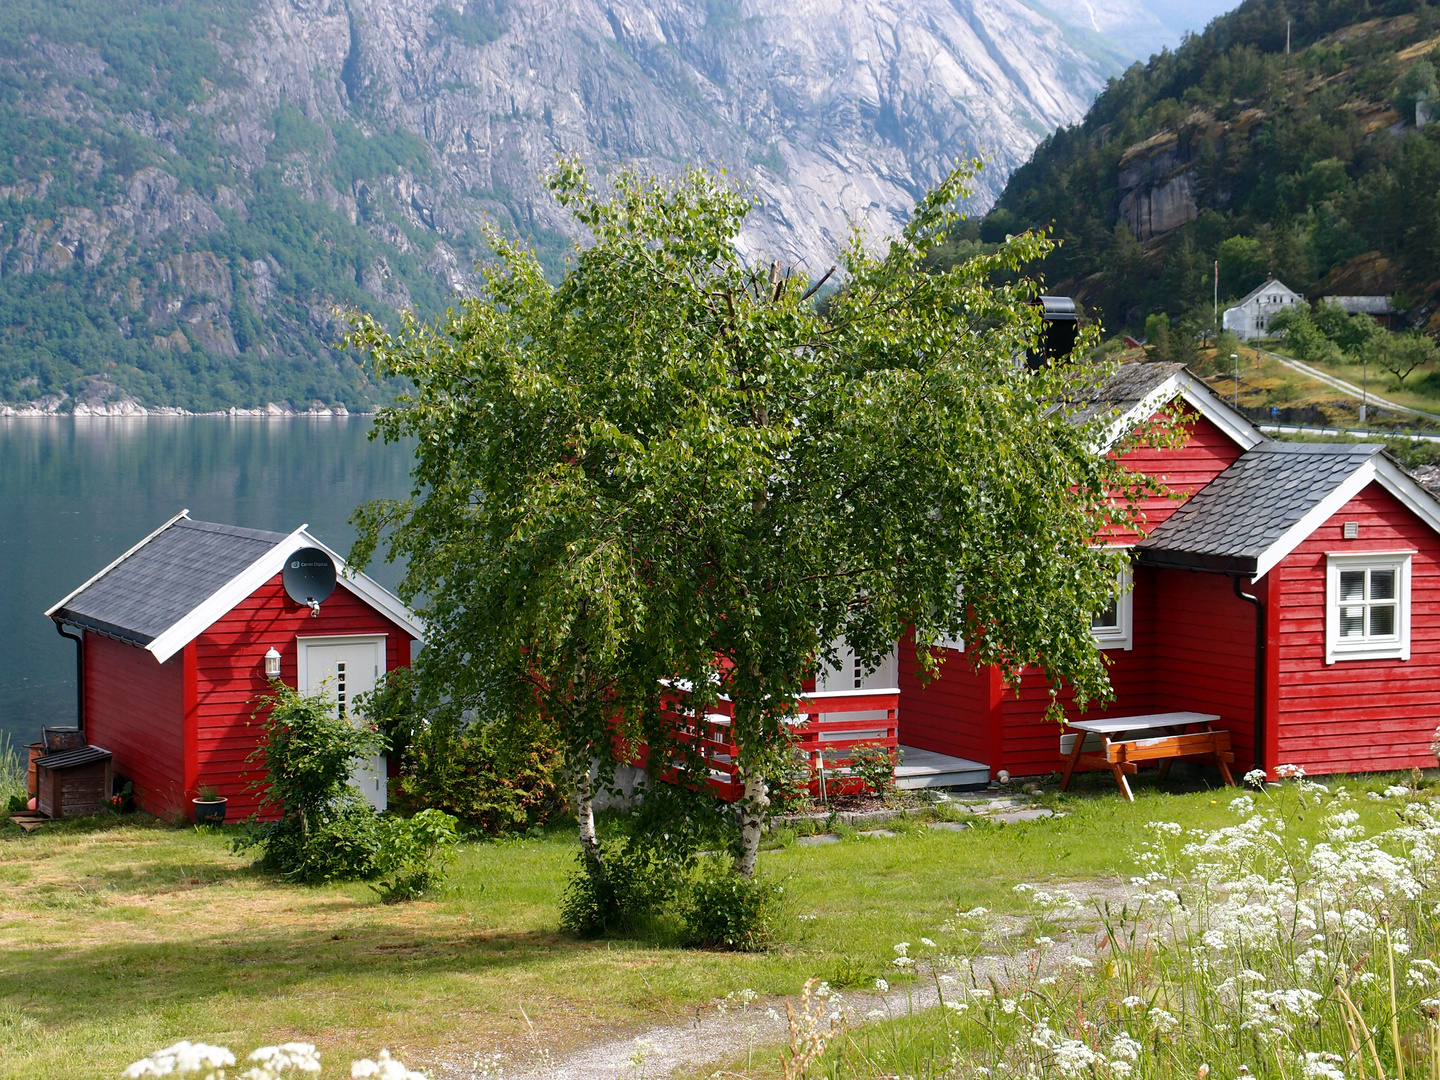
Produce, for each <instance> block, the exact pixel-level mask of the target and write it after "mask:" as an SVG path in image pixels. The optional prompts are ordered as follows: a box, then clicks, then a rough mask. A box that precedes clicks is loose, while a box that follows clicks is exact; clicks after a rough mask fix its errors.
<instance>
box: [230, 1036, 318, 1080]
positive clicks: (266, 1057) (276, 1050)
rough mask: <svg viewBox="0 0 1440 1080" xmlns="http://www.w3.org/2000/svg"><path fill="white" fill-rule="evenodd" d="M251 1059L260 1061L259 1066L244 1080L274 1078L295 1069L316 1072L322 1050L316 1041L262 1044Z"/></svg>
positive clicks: (270, 1079)
mask: <svg viewBox="0 0 1440 1080" xmlns="http://www.w3.org/2000/svg"><path fill="white" fill-rule="evenodd" d="M250 1060H251V1061H255V1062H258V1063H259V1068H256V1069H250V1070H248V1071H247V1072H246V1073H244V1074H243V1077H242V1080H272V1078H274V1077H278V1076H279V1075H280V1074H281V1073H283V1072H286V1071H287V1070H291V1069H293V1070H294V1071H296V1072H310V1073H316V1072H319V1071H320V1051H318V1050H316V1049H315V1044H314V1043H302V1042H289V1043H282V1044H281V1045H279V1046H262V1047H260V1049H258V1050H256V1051H255V1052H254V1053H252V1054H251V1055H250Z"/></svg>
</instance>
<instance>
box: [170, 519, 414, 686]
mask: <svg viewBox="0 0 1440 1080" xmlns="http://www.w3.org/2000/svg"><path fill="white" fill-rule="evenodd" d="M307 527H308V526H305V525H302V526H300V528H298V529H296V530H295V531H294V532H292V533H291V534H290V535H289V536H287V537H285V539H284V540H282V541H280V542H279V543H278V544H276V545H275V546H274V547H272V548H271V549H270V550H268V551H267V552H265V554H263V555H261V556H260V558H258V559H256V560H255V561H254V562H253V563H251V564H250V565H249V566H247V567H246V568H245V569H244V570H242V571H240V573H238V574H236V575H235V577H233V578H231V579H230V580H229V581H227V582H226V583H225V584H224V585H222V586H221V587H220V588H219V589H217V590H216V591H215V592H214V593H212V594H211V595H210V596H209V597H208V598H206V599H205V600H203V601H202V602H201V603H200V604H198V605H197V606H196V607H195V608H194V609H193V610H192V611H190V613H189V614H187V615H186V616H185V617H184V618H182V619H180V620H179V621H178V622H176V623H175V624H174V625H173V626H171V627H169V628H168V629H167V630H165V631H164V632H163V633H162V634H160V635H159V636H158V637H156V638H155V640H154V641H152V642H150V644H149V645H147V646H146V649H148V650H149V652H150V653H152V654H153V655H154V657H155V659H156V660H158V661H160V662H161V663H162V664H163V663H164V662H165V661H166V660H169V659H170V657H172V656H174V655H175V654H176V653H177V652H179V651H180V650H181V649H183V648H184V647H185V646H186V645H188V644H190V642H192V641H194V640H195V639H196V638H197V637H199V636H200V635H201V634H203V633H204V632H205V631H206V630H208V629H209V628H210V627H211V626H213V625H214V624H215V623H216V622H217V621H218V620H219V619H220V618H222V617H223V616H225V615H226V614H228V613H229V612H230V611H232V610H234V608H235V605H237V604H238V603H240V601H242V600H244V599H245V598H246V597H247V596H249V595H250V594H251V593H253V592H254V591H255V590H256V589H258V588H259V587H260V586H261V585H264V584H265V582H267V581H269V580H270V579H271V578H272V577H274V576H275V575H276V574H278V573H280V571H281V570H283V569H284V567H285V560H286V559H288V558H289V557H290V556H291V555H293V554H294V553H295V552H297V551H299V550H300V549H301V548H307V547H318V548H319V549H320V550H321V551H323V552H325V553H326V554H327V555H329V556H330V557H331V558H332V559H334V560H335V569H336V583H337V584H339V585H343V586H344V587H345V588H346V589H348V590H349V591H350V592H351V593H353V594H354V595H355V596H356V597H358V598H359V599H361V600H363V601H364V602H365V603H367V604H369V605H370V606H371V607H373V608H375V609H376V610H377V611H379V612H380V613H381V614H383V615H384V616H385V617H386V618H388V619H389V620H390V621H391V622H393V623H395V624H396V625H397V626H400V627H402V628H403V629H405V630H406V631H408V632H409V633H410V634H411V635H412V636H414V637H415V638H418V639H421V640H423V639H424V637H425V624H424V623H423V622H421V621H420V619H419V618H418V617H417V616H416V615H415V614H414V613H413V612H412V611H411V610H410V609H409V608H407V607H406V606H405V605H404V603H402V602H401V600H400V598H399V597H398V596H396V595H395V594H394V593H392V592H391V591H390V590H389V589H386V588H385V587H384V586H382V585H380V584H379V583H378V582H376V581H375V580H373V579H372V578H370V577H368V576H366V575H365V574H362V573H359V572H357V571H351V570H350V568H349V567H348V566H347V565H346V563H345V560H344V559H342V558H341V557H340V556H339V555H337V554H336V553H335V552H334V551H332V550H331V549H330V548H328V547H326V546H325V545H324V544H322V543H321V542H320V541H319V540H316V539H315V537H313V536H311V535H310V534H309V533H307V532H306V531H305V530H306V528H307Z"/></svg>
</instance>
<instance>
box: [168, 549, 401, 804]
mask: <svg viewBox="0 0 1440 1080" xmlns="http://www.w3.org/2000/svg"><path fill="white" fill-rule="evenodd" d="M349 634H386V635H388V637H387V638H386V642H385V646H386V649H385V669H386V670H387V671H389V670H390V669H391V668H395V667H402V666H405V667H408V666H409V664H410V636H409V634H408V633H407V632H406V631H405V630H403V629H401V628H400V627H398V626H396V625H395V624H394V623H392V622H391V621H390V620H389V619H387V618H385V616H383V615H381V614H380V613H379V612H378V611H376V610H374V609H373V608H371V607H370V606H369V605H368V604H366V603H365V602H364V601H362V600H360V599H358V598H357V597H355V596H354V594H352V593H350V592H349V591H348V590H347V589H346V588H345V586H344V583H343V581H342V583H341V584H340V585H338V586H337V587H336V589H335V592H334V594H333V595H332V596H331V597H330V599H329V600H326V601H325V603H324V604H323V605H321V608H320V615H319V617H318V618H311V616H310V610H309V608H305V607H300V606H299V605H297V604H295V603H294V602H293V601H291V599H290V598H289V597H288V596H286V595H285V589H284V586H283V585H282V584H281V582H280V575H279V574H276V575H275V576H274V577H273V578H271V579H270V580H269V581H268V582H266V583H265V584H264V585H262V586H261V587H260V588H258V589H256V590H255V592H254V593H252V594H251V595H250V596H249V597H248V598H246V599H245V600H244V601H242V602H241V603H240V604H238V605H237V606H236V607H235V608H234V609H233V610H232V611H231V612H229V614H227V615H225V616H224V617H222V618H221V619H219V620H218V621H216V622H215V624H214V625H213V626H211V627H210V628H209V629H208V630H206V631H205V632H204V633H203V634H201V635H200V636H199V637H198V638H196V639H195V642H194V643H193V649H194V655H195V666H196V678H195V700H194V707H193V715H194V721H193V751H192V756H191V758H190V764H191V768H192V770H193V772H192V776H191V778H190V779H189V782H188V786H190V787H196V786H199V785H201V784H210V785H213V786H214V787H216V788H217V789H218V790H219V792H220V794H221V795H224V796H227V797H228V798H229V799H230V803H229V805H228V806H227V807H226V816H227V818H229V819H231V820H238V819H239V818H242V817H245V816H248V815H249V814H251V813H253V812H254V811H255V810H256V809H257V805H258V804H257V795H256V793H255V792H254V791H252V790H251V789H250V784H251V783H252V782H253V781H255V780H258V779H260V778H261V777H262V776H263V775H264V766H263V764H262V763H258V762H249V761H247V758H249V756H250V755H251V754H252V753H253V752H254V751H255V749H256V747H257V746H258V745H259V740H260V734H261V732H260V728H259V727H258V726H257V725H256V724H255V723H254V722H253V721H251V719H250V714H251V713H252V712H253V711H254V709H255V703H256V701H257V700H258V699H259V697H260V696H261V695H262V694H264V693H265V691H266V689H267V686H268V683H267V682H266V679H265V652H266V650H268V649H269V648H271V647H272V646H273V647H274V648H275V649H277V650H278V651H279V653H280V677H281V679H282V680H283V681H284V682H286V683H287V684H289V685H290V686H295V685H296V678H297V672H296V664H297V661H298V648H297V646H296V643H295V639H296V637H297V636H301V637H341V636H345V635H349Z"/></svg>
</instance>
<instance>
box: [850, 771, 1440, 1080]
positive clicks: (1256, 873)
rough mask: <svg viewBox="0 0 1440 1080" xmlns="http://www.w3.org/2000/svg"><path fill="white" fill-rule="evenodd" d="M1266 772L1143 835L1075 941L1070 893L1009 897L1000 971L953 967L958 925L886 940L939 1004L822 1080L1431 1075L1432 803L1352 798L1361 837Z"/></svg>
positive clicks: (971, 936)
mask: <svg viewBox="0 0 1440 1080" xmlns="http://www.w3.org/2000/svg"><path fill="white" fill-rule="evenodd" d="M1276 773H1277V774H1278V775H1280V776H1282V777H1287V778H1288V779H1285V780H1284V781H1283V782H1282V783H1280V784H1267V783H1265V780H1264V777H1263V776H1259V775H1257V776H1255V777H1254V778H1253V779H1251V783H1252V784H1254V785H1255V787H1256V791H1255V792H1254V794H1251V795H1242V796H1239V797H1237V798H1235V799H1234V800H1233V801H1232V802H1231V804H1230V809H1231V810H1232V812H1234V814H1235V815H1236V819H1237V820H1236V822H1235V824H1233V825H1228V826H1226V827H1224V828H1220V829H1216V830H1213V831H1203V830H1187V829H1186V828H1185V827H1184V826H1183V825H1181V824H1179V823H1176V822H1168V821H1157V822H1152V823H1151V824H1150V826H1149V829H1148V832H1149V839H1147V840H1146V841H1145V842H1144V843H1143V844H1142V846H1141V848H1140V849H1139V851H1138V852H1137V857H1138V860H1139V863H1140V868H1141V872H1140V874H1139V875H1138V876H1136V877H1134V878H1132V879H1131V881H1130V883H1129V886H1128V888H1127V889H1125V890H1124V895H1123V896H1121V897H1118V898H1115V899H1112V900H1110V901H1108V902H1107V901H1101V902H1098V903H1096V904H1095V905H1094V906H1095V911H1096V914H1097V916H1098V919H1099V924H1098V932H1097V934H1096V936H1095V937H1093V938H1090V937H1089V935H1076V936H1075V938H1074V939H1072V941H1071V942H1064V941H1059V940H1057V939H1059V938H1062V936H1064V935H1062V933H1061V932H1060V929H1059V928H1060V927H1061V926H1063V925H1064V923H1065V922H1066V921H1069V922H1071V923H1073V921H1074V919H1075V918H1076V917H1077V915H1078V914H1080V913H1082V912H1083V907H1082V905H1081V904H1080V902H1079V901H1078V900H1077V899H1076V898H1075V897H1074V896H1071V895H1069V894H1067V893H1066V892H1064V891H1063V890H1058V889H1053V888H1048V887H1031V886H1020V887H1019V888H1020V891H1021V892H1022V894H1026V895H1028V897H1029V899H1030V901H1031V903H1032V910H1033V917H1032V919H1031V925H1030V928H1029V932H1028V933H1026V934H1025V935H1024V937H1023V941H1024V945H1023V946H1022V947H1021V948H1020V949H1019V951H1018V953H1016V954H1014V955H1012V956H1010V957H1008V958H989V961H990V962H989V963H988V966H987V965H986V964H982V963H981V962H980V961H977V960H972V959H971V957H972V956H973V954H974V953H975V952H976V951H977V949H978V944H977V943H978V941H979V937H978V935H977V934H976V926H977V925H979V919H978V918H977V915H976V913H975V912H963V913H959V914H957V916H956V917H955V918H954V919H953V920H951V921H950V922H949V923H947V924H946V926H945V927H944V928H942V930H941V931H937V932H936V934H935V937H936V938H940V937H941V933H944V934H945V935H947V936H946V938H945V939H942V942H943V943H942V944H940V945H937V946H935V947H934V948H933V949H931V948H930V946H932V945H933V944H934V943H933V942H932V940H931V939H930V938H923V939H921V942H922V944H923V945H924V946H925V952H924V953H923V954H921V953H917V951H916V950H915V949H914V948H913V947H912V946H911V945H910V944H909V943H906V942H902V943H900V944H898V945H897V946H896V949H895V951H896V959H895V961H894V963H895V966H896V968H897V969H900V970H902V971H903V970H905V969H906V968H911V967H912V966H913V968H914V970H916V971H917V972H920V973H922V974H928V976H929V977H930V978H931V979H932V980H933V982H934V986H935V993H936V996H937V997H938V999H939V1002H940V1004H941V1005H942V1006H943V1007H942V1008H938V1009H934V1010H930V1011H928V1012H925V1013H921V1014H915V1015H912V1016H910V1017H908V1018H899V1019H896V1020H895V1021H893V1022H892V1023H889V1024H880V1025H868V1026H865V1027H862V1028H859V1029H856V1030H852V1031H849V1032H847V1033H846V1035H845V1037H844V1038H843V1039H840V1040H838V1041H836V1042H835V1043H833V1044H832V1045H831V1047H830V1049H829V1050H828V1051H827V1055H826V1059H825V1066H826V1068H825V1071H824V1072H823V1075H825V1076H827V1077H830V1078H832V1080H839V1078H842V1077H867V1078H868V1077H879V1076H892V1075H902V1076H913V1077H917V1078H939V1077H955V1078H966V1080H1009V1078H1015V1080H1069V1078H1078V1077H1085V1078H1088V1080H1141V1078H1148V1077H1156V1078H1161V1077H1163V1078H1166V1080H1172V1078H1173V1080H1183V1078H1189V1077H1195V1078H1197V1080H1205V1078H1206V1077H1207V1076H1208V1075H1209V1073H1210V1072H1211V1071H1215V1072H1216V1073H1217V1080H1220V1078H1222V1077H1223V1078H1224V1080H1271V1078H1273V1080H1393V1078H1396V1077H1402V1078H1403V1077H1404V1076H1405V1075H1406V1072H1407V1070H1408V1071H1409V1074H1410V1076H1411V1078H1412V1080H1414V1077H1415V1074H1416V1072H1417V1071H1418V1072H1419V1073H1420V1074H1421V1075H1422V1076H1424V1077H1425V1080H1435V1078H1436V1077H1440V963H1437V960H1440V957H1437V955H1436V954H1437V947H1440V804H1437V803H1433V802H1430V801H1429V800H1427V799H1426V798H1424V797H1422V793H1420V792H1419V791H1418V790H1417V789H1415V788H1413V787H1408V786H1402V785H1395V786H1393V787H1392V788H1391V789H1389V790H1387V791H1386V792H1385V794H1384V795H1380V794H1378V793H1372V794H1374V795H1375V797H1376V798H1379V799H1381V800H1382V801H1386V802H1388V803H1391V804H1392V805H1393V806H1394V809H1395V813H1396V815H1397V824H1396V825H1395V826H1394V827H1393V828H1390V829H1388V830H1387V831H1384V832H1380V833H1378V834H1376V835H1367V832H1366V830H1365V828H1364V827H1363V826H1362V824H1361V817H1360V815H1359V814H1358V813H1356V811H1355V810H1354V809H1353V803H1352V798H1353V797H1352V795H1351V794H1350V793H1348V792H1347V791H1346V790H1345V788H1343V787H1338V788H1336V789H1335V790H1333V791H1332V790H1329V789H1328V788H1327V787H1325V786H1324V785H1321V784H1317V783H1314V782H1312V781H1309V780H1307V779H1305V777H1304V771H1303V769H1301V768H1299V767H1298V766H1297V767H1293V768H1282V769H1277V770H1276ZM1302 819H1303V820H1305V821H1307V822H1311V823H1313V822H1317V821H1318V822H1319V823H1320V826H1321V828H1320V836H1319V838H1318V839H1314V840H1307V839H1306V838H1305V837H1303V836H1299V835H1297V834H1298V832H1299V831H1300V830H1299V828H1298V826H1299V825H1300V823H1301V821H1302ZM980 915H981V916H983V915H984V913H983V912H982V913H980ZM1011 940H1014V939H1013V937H1012V938H1011ZM997 966H998V970H997ZM877 989H879V990H881V991H882V992H883V991H884V990H885V989H888V984H886V983H884V981H883V980H880V981H878V982H877Z"/></svg>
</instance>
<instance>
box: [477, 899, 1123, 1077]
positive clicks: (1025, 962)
mask: <svg viewBox="0 0 1440 1080" xmlns="http://www.w3.org/2000/svg"><path fill="white" fill-rule="evenodd" d="M1056 888H1060V889H1065V890H1068V891H1069V892H1071V893H1073V894H1074V895H1075V896H1076V897H1077V898H1078V899H1079V900H1080V901H1081V909H1080V910H1079V911H1078V912H1075V913H1074V915H1072V916H1071V918H1077V919H1078V918H1083V919H1086V920H1088V919H1089V918H1090V917H1091V916H1092V915H1093V913H1094V910H1095V903H1096V902H1097V901H1100V902H1103V901H1104V900H1112V901H1115V900H1120V899H1121V898H1122V896H1123V895H1124V893H1125V891H1126V890H1125V888H1124V886H1122V885H1121V883H1119V882H1118V881H1107V882H1071V883H1065V884H1061V885H1058V886H1056ZM1030 926H1031V922H1030V920H1029V919H1028V918H1025V917H1017V916H999V917H994V918H992V921H991V927H990V935H989V940H988V941H987V942H986V948H987V949H993V950H996V951H997V953H998V952H1001V950H1003V949H1004V943H1005V941H1006V939H1010V940H1011V944H1012V947H1013V949H1014V950H1015V951H1014V952H1013V953H1012V954H1011V955H1003V954H1002V955H988V956H982V957H979V958H977V959H976V960H974V961H973V962H972V964H971V971H972V972H973V975H974V977H975V979H976V980H977V981H978V982H979V983H981V984H982V985H983V984H985V983H987V982H989V981H990V980H992V979H993V980H994V981H995V982H996V983H998V984H1000V985H1002V986H1003V985H1005V984H1007V983H1009V982H1011V981H1012V979H1014V978H1017V977H1020V978H1023V977H1028V976H1029V975H1030V970H1029V965H1030V963H1031V962H1032V960H1033V957H1034V954H1033V953H1031V952H1028V951H1024V949H1025V947H1026V946H1028V945H1029V942H1028V941H1027V940H1023V939H1021V937H1020V935H1025V934H1028V932H1029V928H1030ZM1095 947H1096V942H1095V940H1094V935H1093V934H1091V933H1089V932H1087V931H1086V930H1085V929H1079V930H1072V931H1065V932H1062V933H1061V934H1060V936H1058V937H1057V939H1056V940H1055V942H1054V944H1053V945H1050V946H1049V947H1047V948H1046V950H1045V954H1044V961H1043V963H1042V965H1041V966H1042V968H1043V969H1050V968H1053V967H1055V966H1056V965H1058V964H1059V963H1060V962H1061V961H1063V960H1064V959H1065V958H1066V957H1069V956H1073V955H1077V954H1078V955H1085V956H1093V955H1094V954H1095ZM843 1001H844V1004H843V1008H844V1011H845V1013H846V1015H847V1017H848V1018H849V1024H850V1026H852V1027H855V1026H859V1025H861V1024H863V1023H865V1022H866V1020H869V1019H875V1018H877V1017H883V1016H903V1015H905V1014H906V1013H908V1012H912V1011H913V1012H924V1011H925V1010H927V1009H933V1008H934V1007H935V1006H936V1005H938V1004H939V993H938V991H937V989H936V980H935V979H934V977H933V975H932V974H930V973H923V974H922V975H921V977H920V978H919V979H916V980H915V981H914V982H913V983H911V984H910V985H909V986H906V987H902V988H898V989H893V990H891V991H890V992H889V993H886V994H881V993H877V992H874V991H855V990H848V991H845V992H844V993H843ZM788 1039H789V1026H788V1023H787V1021H786V1016H785V999H784V998H776V999H757V1000H756V1001H754V1002H752V1003H750V1004H749V1005H748V1006H745V1007H743V1008H742V1007H738V1006H731V1007H730V1008H728V1009H726V1010H723V1011H722V1010H721V1009H719V1008H715V1007H713V1006H710V1007H705V1008H704V1009H702V1010H697V1012H696V1015H695V1016H694V1018H692V1019H691V1020H690V1021H689V1022H687V1023H684V1024H672V1025H657V1026H653V1027H649V1028H646V1029H644V1030H641V1031H638V1032H631V1033H628V1034H626V1035H623V1036H616V1037H613V1038H609V1039H605V1040H602V1041H600V1042H597V1043H594V1044H592V1045H590V1046H587V1047H585V1048H583V1049H581V1050H577V1051H575V1052H573V1053H571V1054H568V1055H566V1056H565V1057H563V1058H561V1059H559V1060H549V1059H548V1058H547V1057H546V1056H545V1055H542V1054H540V1053H538V1052H537V1053H536V1054H535V1055H533V1056H532V1057H531V1058H530V1059H529V1060H526V1061H521V1062H517V1063H508V1062H507V1063H506V1065H507V1067H506V1068H505V1069H504V1072H503V1074H502V1073H499V1072H498V1071H497V1072H496V1073H493V1074H486V1073H483V1072H480V1073H461V1074H454V1075H455V1076H456V1080H460V1078H461V1077H465V1078H468V1077H470V1076H476V1077H485V1076H487V1075H494V1076H495V1077H496V1080H499V1077H500V1076H502V1075H503V1078H504V1080H641V1078H648V1080H658V1078H660V1077H667V1076H671V1075H672V1074H674V1073H675V1072H676V1071H677V1070H679V1069H690V1070H697V1069H699V1068H700V1067H702V1066H706V1065H715V1064H718V1063H721V1062H725V1061H733V1060H734V1059H735V1058H736V1057H739V1056H742V1055H744V1054H745V1053H746V1051H747V1049H749V1048H757V1052H758V1050H759V1049H760V1048H763V1052H764V1053H765V1054H766V1055H769V1054H770V1053H771V1052H772V1049H771V1048H772V1047H774V1046H775V1045H776V1044H783V1043H785V1042H787V1041H788Z"/></svg>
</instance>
